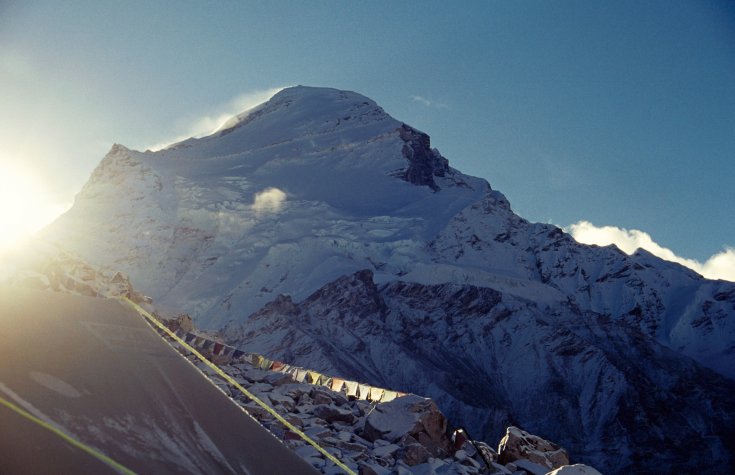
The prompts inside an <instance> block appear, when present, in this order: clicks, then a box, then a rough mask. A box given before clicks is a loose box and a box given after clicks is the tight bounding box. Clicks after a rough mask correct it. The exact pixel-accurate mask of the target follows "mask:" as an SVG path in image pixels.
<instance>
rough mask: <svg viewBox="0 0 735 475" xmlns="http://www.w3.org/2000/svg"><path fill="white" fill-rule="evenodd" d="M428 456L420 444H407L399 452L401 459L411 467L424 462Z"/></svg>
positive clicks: (429, 455) (427, 452)
mask: <svg viewBox="0 0 735 475" xmlns="http://www.w3.org/2000/svg"><path fill="white" fill-rule="evenodd" d="M429 457H431V454H430V453H429V451H428V450H426V447H424V446H423V445H421V444H408V445H407V446H405V447H404V448H403V450H402V451H401V454H400V458H401V460H403V461H404V462H405V463H406V465H409V466H411V467H413V466H414V465H418V464H420V463H424V462H426V461H427V460H429Z"/></svg>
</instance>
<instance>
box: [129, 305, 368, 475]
mask: <svg viewBox="0 0 735 475" xmlns="http://www.w3.org/2000/svg"><path fill="white" fill-rule="evenodd" d="M122 300H123V301H124V302H126V303H127V304H128V305H130V306H131V307H133V308H134V309H135V311H136V312H138V313H139V314H141V315H142V316H143V317H145V318H146V319H147V320H148V321H149V322H151V323H152V324H153V325H155V326H156V327H158V328H159V329H161V330H163V331H164V332H166V334H167V335H168V336H170V337H171V338H173V339H174V340H175V341H176V342H177V343H179V344H180V345H182V346H183V347H184V348H186V349H187V350H189V351H190V352H192V353H193V354H194V355H195V356H196V357H197V358H199V359H200V360H201V361H202V362H203V363H204V364H206V365H207V366H209V367H210V368H211V369H212V371H214V372H215V373H217V374H218V375H219V376H221V377H222V378H223V379H224V380H225V381H227V382H228V383H230V384H231V385H233V386H234V387H235V388H237V389H238V390H239V391H240V392H241V393H243V394H244V395H246V396H247V397H249V398H250V399H252V400H253V401H255V403H256V404H258V405H259V406H260V407H262V408H263V409H265V410H266V411H268V413H269V414H270V415H272V416H273V417H275V418H276V419H278V421H279V422H280V423H281V424H283V425H284V426H286V427H287V428H288V430H290V431H291V432H293V433H295V434H296V435H298V436H299V437H301V438H302V439H304V440H305V441H306V442H308V443H309V444H311V445H312V446H313V447H314V448H315V449H316V450H318V451H319V452H321V453H322V454H323V455H324V456H325V457H327V458H328V459H329V460H331V461H332V462H334V464H335V465H337V466H338V467H339V468H341V469H342V470H344V471H345V472H346V473H348V474H349V475H357V473H355V472H354V471H353V470H352V469H351V468H350V467H348V466H347V465H345V464H343V463H342V462H340V461H339V459H337V458H336V457H335V456H334V455H332V454H330V453H329V452H327V451H326V450H324V449H323V448H322V447H321V446H320V445H319V444H318V443H316V442H315V441H314V440H313V439H312V438H311V437H309V436H308V435H306V434H304V432H303V431H301V430H300V429H299V428H297V427H296V426H294V425H293V424H291V423H290V422H288V421H287V420H286V419H284V418H283V416H281V415H280V414H279V413H277V412H276V411H275V410H273V408H272V407H270V406H269V405H267V404H266V403H264V402H263V401H261V400H260V399H258V398H257V397H256V396H255V395H254V394H253V393H251V392H250V391H248V390H247V389H245V388H244V387H242V386H241V385H240V384H239V383H238V382H237V381H235V380H234V379H232V377H231V376H230V375H229V374H227V373H225V372H224V371H222V369H221V368H220V367H219V366H217V365H216V364H214V363H212V362H211V361H209V360H208V359H207V358H205V357H204V355H202V354H201V353H199V352H198V351H197V350H196V349H194V348H192V347H191V345H189V344H188V343H186V342H185V341H184V340H182V339H181V338H179V337H178V336H176V334H175V333H174V332H172V331H171V330H169V329H168V328H167V327H166V326H165V325H164V324H162V323H161V322H159V321H158V320H157V319H156V318H155V317H154V316H153V315H151V314H150V313H148V312H146V311H145V310H144V309H143V307H141V306H140V305H138V304H137V303H135V302H133V301H132V300H130V299H129V298H127V297H122Z"/></svg>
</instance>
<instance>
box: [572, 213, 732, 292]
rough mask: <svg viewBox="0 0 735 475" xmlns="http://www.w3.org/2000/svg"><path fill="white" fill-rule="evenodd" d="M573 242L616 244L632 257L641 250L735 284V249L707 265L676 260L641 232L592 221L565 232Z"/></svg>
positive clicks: (689, 260) (717, 256) (681, 259)
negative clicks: (574, 240) (570, 236)
mask: <svg viewBox="0 0 735 475" xmlns="http://www.w3.org/2000/svg"><path fill="white" fill-rule="evenodd" d="M564 230H565V231H566V232H568V233H569V234H571V235H572V236H573V237H574V239H576V240H577V241H579V242H581V243H583V244H597V245H600V246H607V245H609V244H615V245H616V246H618V247H619V248H620V249H621V250H622V251H624V252H626V253H628V254H633V253H634V252H635V251H636V249H638V248H642V249H645V250H646V251H648V252H650V253H651V254H653V255H655V256H658V257H660V258H661V259H665V260H667V261H671V262H677V263H679V264H681V265H683V266H686V267H688V268H690V269H692V270H694V271H695V272H698V273H699V274H701V275H703V276H704V277H707V278H708V279H723V280H729V281H733V282H735V248H732V247H726V248H725V250H724V251H722V252H719V253H717V254H715V255H713V256H711V257H710V258H709V259H707V260H706V261H705V262H704V263H702V262H699V261H697V260H695V259H687V258H684V257H679V256H677V255H676V254H675V253H674V251H672V250H671V249H668V248H665V247H663V246H661V245H660V244H658V243H657V242H655V241H654V240H653V238H651V235H650V234H648V233H646V232H643V231H640V230H638V229H630V230H628V229H624V228H618V227H616V226H602V227H598V226H595V225H594V224H592V223H590V222H589V221H580V222H578V223H575V224H572V225H570V226H568V227H566V228H565V229H564Z"/></svg>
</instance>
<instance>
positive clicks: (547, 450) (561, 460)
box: [498, 426, 569, 470]
mask: <svg viewBox="0 0 735 475" xmlns="http://www.w3.org/2000/svg"><path fill="white" fill-rule="evenodd" d="M519 459H524V460H529V461H531V462H533V463H535V464H538V465H541V466H544V467H546V468H547V469H550V470H551V469H555V468H559V467H561V466H562V465H568V464H569V454H567V451H566V450H564V449H563V448H561V447H560V446H559V445H557V444H555V443H553V442H549V441H548V440H546V439H542V438H541V437H538V436H536V435H532V434H529V433H528V432H526V431H524V430H521V429H519V428H518V427H514V426H511V427H508V428H507V430H506V433H505V437H503V439H502V440H501V441H500V445H498V461H499V462H500V463H501V464H503V465H506V464H508V463H509V462H514V461H516V460H519Z"/></svg>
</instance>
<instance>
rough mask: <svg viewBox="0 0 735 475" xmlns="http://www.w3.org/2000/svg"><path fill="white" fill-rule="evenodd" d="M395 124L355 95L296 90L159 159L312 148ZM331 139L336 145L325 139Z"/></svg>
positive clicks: (384, 130) (367, 135) (304, 88)
mask: <svg viewBox="0 0 735 475" xmlns="http://www.w3.org/2000/svg"><path fill="white" fill-rule="evenodd" d="M400 125H401V124H400V122H398V121H396V120H395V119H393V118H392V117H390V116H389V115H388V114H386V113H385V111H384V110H383V109H382V108H381V107H380V106H378V105H377V104H376V103H375V102H374V101H372V100H371V99H368V98H367V97H365V96H362V95H360V94H357V93H355V92H351V91H341V90H338V89H331V88H322V87H307V86H296V87H289V88H286V89H283V90H281V91H280V92H278V93H276V94H275V95H274V96H273V97H271V98H270V99H269V100H268V101H266V102H264V103H263V104H260V105H258V106H255V107H253V108H251V109H249V110H247V111H244V112H242V113H241V114H238V115H236V116H234V117H233V118H231V119H230V120H229V121H227V122H226V123H225V124H224V125H223V126H222V127H221V128H220V129H219V130H217V131H216V132H215V133H213V134H212V135H209V136H207V137H202V138H199V139H195V138H191V139H187V140H184V141H183V142H179V143H176V144H173V145H171V146H169V147H168V148H166V149H164V150H162V151H160V152H159V155H162V156H173V157H177V156H179V155H180V154H181V153H182V151H184V150H185V149H188V148H192V147H193V148H195V149H199V150H201V149H212V144H214V143H216V144H217V146H216V148H215V151H216V152H223V153H235V152H237V151H241V150H242V149H244V148H245V149H250V150H253V149H256V148H260V147H271V146H274V145H278V144H283V143H290V142H293V141H297V140H299V139H305V140H304V142H303V143H301V144H300V145H301V147H302V149H303V148H305V147H309V146H310V147H311V148H312V149H317V148H319V147H320V146H324V145H326V146H329V147H333V146H339V145H344V144H345V141H346V140H349V139H353V141H354V140H361V139H367V138H370V137H375V136H380V135H381V134H387V133H390V132H393V131H395V130H397V129H398V127H399V126H400ZM335 135H336V136H339V140H330V136H335ZM225 137H226V138H225ZM225 147H226V148H225ZM189 154H190V153H189Z"/></svg>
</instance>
